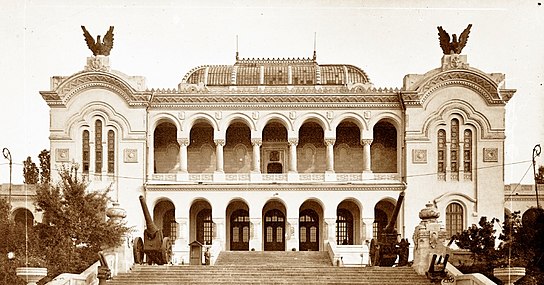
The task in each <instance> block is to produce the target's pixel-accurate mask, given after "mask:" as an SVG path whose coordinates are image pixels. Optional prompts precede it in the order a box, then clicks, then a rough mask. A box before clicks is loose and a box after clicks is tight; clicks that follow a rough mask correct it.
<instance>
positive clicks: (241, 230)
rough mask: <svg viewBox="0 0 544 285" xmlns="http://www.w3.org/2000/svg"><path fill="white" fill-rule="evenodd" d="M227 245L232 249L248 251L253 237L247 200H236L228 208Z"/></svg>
mask: <svg viewBox="0 0 544 285" xmlns="http://www.w3.org/2000/svg"><path fill="white" fill-rule="evenodd" d="M226 217H227V219H226V229H227V235H226V236H227V245H228V249H229V250H232V251H248V250H249V240H250V238H251V232H252V230H251V223H250V220H249V206H248V205H247V203H246V202H245V201H242V200H234V201H231V202H230V203H229V205H228V206H227V210H226Z"/></svg>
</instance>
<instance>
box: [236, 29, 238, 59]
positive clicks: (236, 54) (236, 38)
mask: <svg viewBox="0 0 544 285" xmlns="http://www.w3.org/2000/svg"><path fill="white" fill-rule="evenodd" d="M236 61H238V35H236Z"/></svg>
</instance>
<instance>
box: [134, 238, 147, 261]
mask: <svg viewBox="0 0 544 285" xmlns="http://www.w3.org/2000/svg"><path fill="white" fill-rule="evenodd" d="M133 243H134V244H133V245H132V253H133V254H134V263H137V264H142V263H144V242H143V241H142V238H141V237H137V238H135V239H134V242H133Z"/></svg>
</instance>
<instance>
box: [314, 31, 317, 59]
mask: <svg viewBox="0 0 544 285" xmlns="http://www.w3.org/2000/svg"><path fill="white" fill-rule="evenodd" d="M316 44H317V32H314V61H315V60H316V59H317V52H316Z"/></svg>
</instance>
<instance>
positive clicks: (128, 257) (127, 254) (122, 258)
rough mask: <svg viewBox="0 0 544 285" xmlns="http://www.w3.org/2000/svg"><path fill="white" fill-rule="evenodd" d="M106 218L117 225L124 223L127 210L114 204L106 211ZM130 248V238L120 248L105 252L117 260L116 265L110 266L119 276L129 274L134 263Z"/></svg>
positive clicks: (126, 238) (124, 238)
mask: <svg viewBox="0 0 544 285" xmlns="http://www.w3.org/2000/svg"><path fill="white" fill-rule="evenodd" d="M106 216H108V218H110V220H112V221H113V222H115V223H119V224H120V223H122V222H123V219H124V218H125V217H126V216H127V212H126V211H125V209H123V208H121V206H120V205H119V203H118V202H113V204H112V206H111V207H109V208H108V209H106ZM129 247H130V237H128V236H125V237H123V242H122V243H121V245H120V246H118V247H116V248H112V249H110V250H108V251H106V252H105V255H112V256H114V257H115V258H114V259H113V260H115V261H116V262H115V263H116V264H109V266H110V269H111V270H112V272H113V273H114V275H117V273H119V272H123V273H125V272H129V271H130V268H131V267H132V264H133V263H134V255H133V251H132V248H129Z"/></svg>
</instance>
